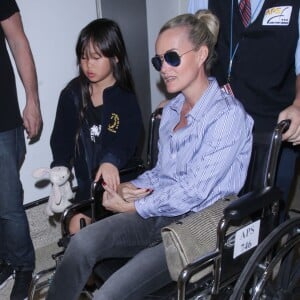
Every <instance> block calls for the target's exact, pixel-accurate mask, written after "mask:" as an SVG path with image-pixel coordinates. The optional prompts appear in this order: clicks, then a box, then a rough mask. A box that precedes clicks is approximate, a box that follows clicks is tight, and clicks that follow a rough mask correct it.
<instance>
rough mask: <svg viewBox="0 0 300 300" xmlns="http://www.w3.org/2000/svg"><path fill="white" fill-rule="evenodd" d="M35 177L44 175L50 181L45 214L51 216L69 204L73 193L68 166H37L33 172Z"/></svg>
mask: <svg viewBox="0 0 300 300" xmlns="http://www.w3.org/2000/svg"><path fill="white" fill-rule="evenodd" d="M33 176H34V177H35V178H40V177H46V178H49V179H50V182H51V183H52V190H51V193H50V196H49V200H48V204H47V207H46V210H45V212H46V214H47V215H48V216H53V215H54V213H61V212H63V211H64V210H65V209H66V208H67V207H68V206H69V205H70V204H71V202H70V200H71V199H72V198H73V197H74V193H73V191H72V188H71V184H70V181H69V178H70V171H69V169H68V168H66V167H63V166H59V167H53V168H52V169H50V168H39V169H36V170H35V171H34V172H33Z"/></svg>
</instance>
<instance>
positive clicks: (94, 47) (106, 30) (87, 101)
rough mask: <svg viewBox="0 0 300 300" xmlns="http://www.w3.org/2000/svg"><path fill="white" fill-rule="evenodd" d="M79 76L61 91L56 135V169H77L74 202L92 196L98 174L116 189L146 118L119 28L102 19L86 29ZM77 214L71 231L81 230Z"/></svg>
mask: <svg viewBox="0 0 300 300" xmlns="http://www.w3.org/2000/svg"><path fill="white" fill-rule="evenodd" d="M76 55H77V61H78V65H79V76H78V77H76V78H74V79H73V80H71V82H70V83H69V84H68V85H67V86H66V87H65V88H64V89H63V91H62V92H61V95H60V98H59V102H58V107H57V112H56V118H55V123H54V128H53V132H52V135H51V141H50V144H51V149H52V153H53V162H52V164H51V167H55V166H65V167H68V168H69V169H71V168H72V167H74V170H75V176H76V180H77V183H78V190H77V193H76V197H75V201H80V200H85V199H88V198H89V197H90V187H91V183H92V181H93V179H94V178H95V176H97V178H100V177H102V178H103V180H104V181H105V182H106V184H107V185H109V186H110V187H111V188H113V189H114V190H115V189H116V187H117V185H118V184H119V183H120V176H119V169H120V168H122V167H124V166H125V165H126V164H127V163H128V162H129V161H130V159H131V158H132V157H133V156H134V154H135V150H136V146H137V143H138V139H139V136H140V133H141V128H142V120H141V113H140V109H139V106H138V103H137V99H136V95H135V91H134V85H133V80H132V75H131V73H130V68H129V63H128V58H127V52H126V48H125V44H124V41H123V37H122V34H121V31H120V28H119V26H118V25H117V24H116V23H115V22H114V21H112V20H108V19H97V20H95V21H92V22H91V23H90V24H88V25H87V26H86V27H85V28H83V29H82V30H81V32H80V34H79V37H78V41H77V44H76ZM81 218H84V219H85V220H86V223H90V218H89V217H88V216H86V215H83V214H78V215H76V216H75V217H73V219H72V220H71V222H70V232H71V233H74V232H76V231H77V230H78V229H79V219H81Z"/></svg>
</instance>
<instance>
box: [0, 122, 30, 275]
mask: <svg viewBox="0 0 300 300" xmlns="http://www.w3.org/2000/svg"><path fill="white" fill-rule="evenodd" d="M25 153H26V145H25V138H24V129H23V127H19V128H16V129H13V130H9V131H4V132H0V241H1V242H0V259H2V260H4V261H7V262H9V263H11V264H12V266H13V267H14V268H15V269H17V270H18V269H19V270H26V271H27V270H34V267H35V265H34V264H35V256H34V248H33V244H32V240H31V237H30V232H29V225H28V220H27V216H26V214H25V211H24V207H23V189H22V184H21V181H20V172H19V171H20V167H21V165H22V163H23V161H24V158H25Z"/></svg>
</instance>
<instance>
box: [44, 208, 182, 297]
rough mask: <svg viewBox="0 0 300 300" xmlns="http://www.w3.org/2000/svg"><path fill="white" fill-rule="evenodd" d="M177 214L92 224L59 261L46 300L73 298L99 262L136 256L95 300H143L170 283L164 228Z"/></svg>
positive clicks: (134, 215) (118, 216)
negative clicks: (164, 244)
mask: <svg viewBox="0 0 300 300" xmlns="http://www.w3.org/2000/svg"><path fill="white" fill-rule="evenodd" d="M182 217H183V216H178V217H174V218H169V217H154V218H149V219H143V218H141V217H140V216H139V215H138V214H137V213H119V214H115V215H113V216H111V217H108V218H105V219H103V220H101V221H98V222H96V223H93V224H91V225H89V226H87V227H85V228H83V229H82V230H80V231H79V232H78V233H76V234H75V236H73V237H72V239H71V241H70V244H69V245H68V247H67V249H66V252H65V254H64V257H63V260H62V262H61V263H60V264H59V266H58V268H57V270H56V273H55V276H54V279H53V281H52V284H51V286H50V289H49V292H48V296H47V300H50V299H51V300H66V299H68V300H75V299H78V297H79V294H80V292H81V290H82V289H83V287H84V285H85V283H86V282H87V280H88V278H89V276H90V274H91V272H92V270H93V267H94V266H95V264H96V262H99V261H102V260H104V259H106V258H113V257H128V258H129V257H132V258H131V259H130V260H129V262H127V263H126V264H125V265H124V266H123V267H121V268H120V269H119V270H117V271H116V272H115V273H113V274H112V275H111V276H110V277H109V278H108V279H107V281H105V283H104V284H103V285H102V286H101V288H100V289H99V290H97V291H96V292H95V295H94V299H97V300H100V299H101V300H108V299H109V300H115V299H116V300H125V299H128V300H129V299H130V300H140V299H143V296H145V295H147V294H149V293H150V292H152V291H153V290H156V289H158V288H160V287H162V286H164V285H166V284H167V283H169V282H171V278H170V275H169V271H168V267H167V262H166V257H165V252H164V247H163V244H162V241H161V234H160V230H161V228H162V227H164V226H166V225H168V224H170V223H171V222H172V221H175V220H177V219H180V218H182Z"/></svg>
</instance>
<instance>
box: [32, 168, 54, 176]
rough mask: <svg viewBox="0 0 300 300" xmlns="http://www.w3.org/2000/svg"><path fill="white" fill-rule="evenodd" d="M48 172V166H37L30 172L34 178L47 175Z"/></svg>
mask: <svg viewBox="0 0 300 300" xmlns="http://www.w3.org/2000/svg"><path fill="white" fill-rule="evenodd" d="M49 174H50V169H49V168H39V169H36V170H34V171H33V172H32V176H33V177H34V178H40V177H45V176H47V177H49Z"/></svg>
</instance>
